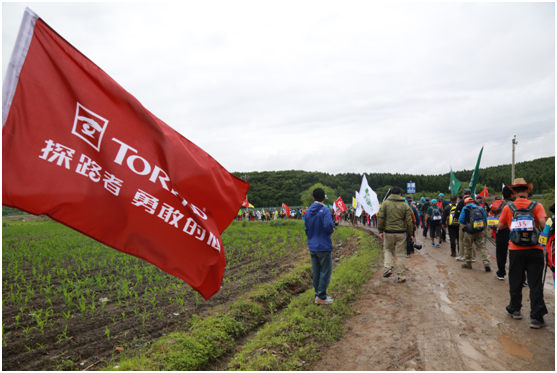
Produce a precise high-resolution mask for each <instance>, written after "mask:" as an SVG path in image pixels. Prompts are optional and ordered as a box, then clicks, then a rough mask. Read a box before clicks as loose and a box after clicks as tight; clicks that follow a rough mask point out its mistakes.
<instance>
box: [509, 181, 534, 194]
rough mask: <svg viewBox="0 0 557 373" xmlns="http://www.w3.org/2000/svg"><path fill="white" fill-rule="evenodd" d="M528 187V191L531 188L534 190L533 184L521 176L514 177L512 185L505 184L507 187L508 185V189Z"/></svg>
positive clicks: (530, 190)
mask: <svg viewBox="0 0 557 373" xmlns="http://www.w3.org/2000/svg"><path fill="white" fill-rule="evenodd" d="M521 186H522V187H528V193H530V192H532V190H534V184H532V183H527V182H526V180H524V179H523V178H518V179H514V183H513V184H512V185H507V187H509V189H510V190H513V191H514V188H516V187H521Z"/></svg>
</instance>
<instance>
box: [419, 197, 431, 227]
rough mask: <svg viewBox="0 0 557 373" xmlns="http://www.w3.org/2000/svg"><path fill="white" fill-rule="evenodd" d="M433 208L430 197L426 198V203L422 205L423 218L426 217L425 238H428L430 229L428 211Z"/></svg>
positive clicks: (424, 222)
mask: <svg viewBox="0 0 557 373" xmlns="http://www.w3.org/2000/svg"><path fill="white" fill-rule="evenodd" d="M429 206H431V202H430V201H429V197H425V202H424V203H423V205H422V210H421V211H422V216H423V217H424V221H423V229H424V237H427V230H428V229H429V220H428V219H427V218H426V213H427V209H428V208H429Z"/></svg>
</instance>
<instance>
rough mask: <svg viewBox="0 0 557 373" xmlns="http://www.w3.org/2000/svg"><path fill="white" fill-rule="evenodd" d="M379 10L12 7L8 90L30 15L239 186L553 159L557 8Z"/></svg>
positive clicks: (195, 4)
mask: <svg viewBox="0 0 557 373" xmlns="http://www.w3.org/2000/svg"><path fill="white" fill-rule="evenodd" d="M369 3H370V2H368V1H365V2H355V1H352V2H350V1H342V2H340V1H335V2H327V1H302V2H300V1H296V2H294V1H274V2H270V1H238V0H234V1H199V0H196V1H182V2H180V4H155V3H152V4H149V3H26V2H21V3H2V77H3V78H4V76H5V73H6V68H7V65H8V61H9V58H10V55H11V52H12V48H13V45H14V43H15V39H16V36H17V32H18V30H19V25H20V22H21V18H22V15H23V11H24V9H25V7H26V6H29V7H30V8H31V9H32V10H33V11H35V12H36V13H37V14H38V15H39V16H40V17H41V18H42V19H43V20H44V21H45V22H46V23H47V24H49V25H50V26H51V27H52V28H53V29H54V30H56V31H57V32H58V33H59V34H60V35H62V36H63V37H64V38H65V39H66V40H68V41H69V42H70V43H71V44H72V45H73V46H74V47H76V48H77V49H78V50H79V51H81V52H82V53H83V54H85V55H86V56H87V57H89V59H91V60H92V61H93V62H94V63H96V64H97V65H98V66H99V67H100V68H101V69H103V70H104V71H105V72H106V73H108V74H109V75H110V76H112V78H114V79H115V80H116V81H117V82H118V83H120V85H122V86H123V87H124V88H125V89H126V90H127V91H128V92H130V93H131V94H132V95H134V96H135V97H136V98H137V99H138V100H139V101H140V102H141V103H142V104H143V105H144V106H145V107H146V108H148V109H149V110H150V111H151V112H152V113H154V114H155V115H157V116H158V117H159V118H161V119H162V120H163V121H165V122H166V123H167V124H169V125H170V126H171V127H173V128H174V129H176V130H177V131H178V132H180V133H181V134H182V135H184V136H185V137H186V138H188V139H189V140H191V141H192V142H194V143H195V144H197V145H198V146H200V147H201V148H202V149H204V150H205V151H207V152H208V153H209V154H211V155H212V156H213V157H214V158H215V159H216V160H217V161H218V162H220V163H221V164H222V165H223V166H224V167H225V168H226V169H228V170H229V171H231V172H232V171H248V172H249V171H273V170H292V169H294V170H306V171H322V172H328V173H333V174H337V173H343V172H356V173H372V172H390V173H396V172H398V173H412V174H426V175H429V174H441V173H446V172H449V170H450V167H451V166H452V168H453V170H464V169H467V170H470V169H473V168H474V166H475V163H476V160H477V157H478V154H479V151H480V149H481V147H482V146H485V148H484V152H483V157H482V162H481V167H488V166H496V165H501V164H510V163H511V159H512V158H511V157H512V144H511V140H512V138H513V135H517V140H518V145H517V147H516V162H521V161H527V160H532V159H536V158H541V157H547V156H554V155H555V5H554V4H553V3H428V4H425V3H424V4H422V3H404V4H402V3H401V4H388V5H380V4H369ZM519 176H520V175H517V177H519ZM509 178H510V175H509Z"/></svg>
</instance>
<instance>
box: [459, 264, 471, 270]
mask: <svg viewBox="0 0 557 373" xmlns="http://www.w3.org/2000/svg"><path fill="white" fill-rule="evenodd" d="M461 267H462V268H466V269H472V266H471V265H469V264H466V263H464V264H463V265H461Z"/></svg>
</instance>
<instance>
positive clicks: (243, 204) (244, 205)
mask: <svg viewBox="0 0 557 373" xmlns="http://www.w3.org/2000/svg"><path fill="white" fill-rule="evenodd" d="M242 207H253V205H252V204H251V203H249V202H248V200H247V199H245V200H244V202H242Z"/></svg>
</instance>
